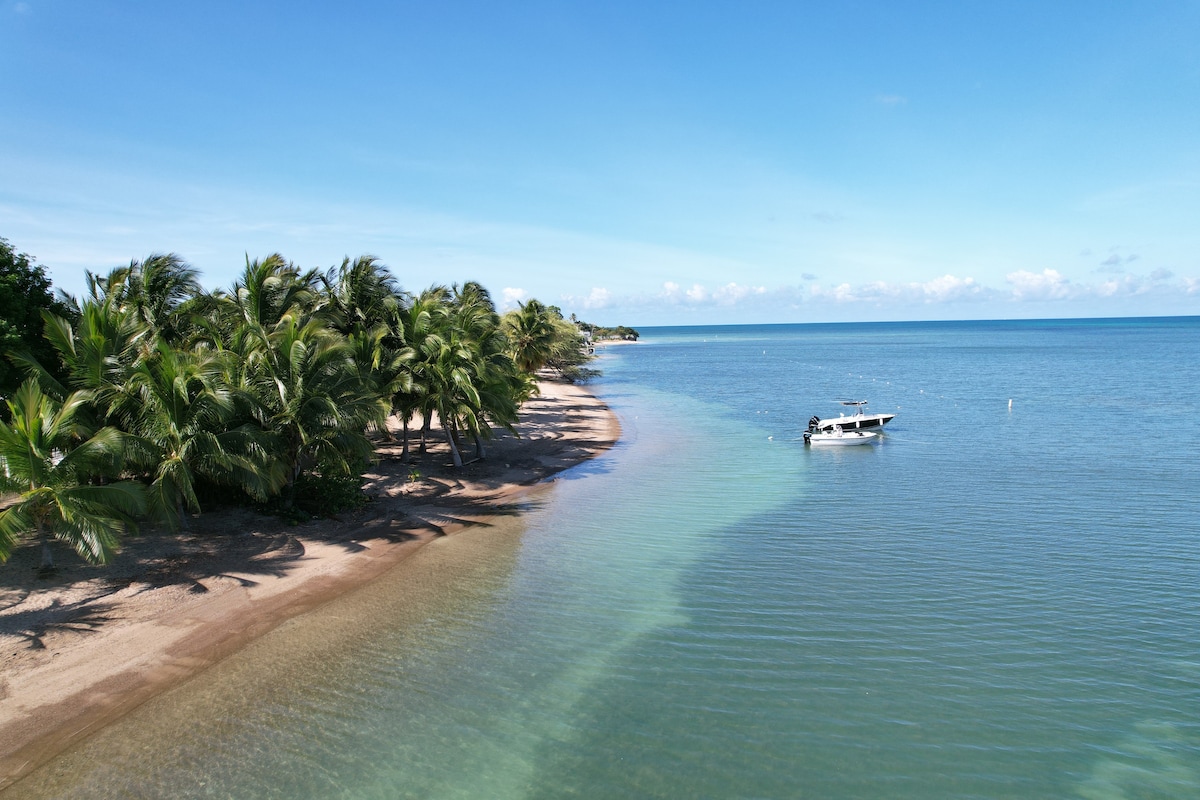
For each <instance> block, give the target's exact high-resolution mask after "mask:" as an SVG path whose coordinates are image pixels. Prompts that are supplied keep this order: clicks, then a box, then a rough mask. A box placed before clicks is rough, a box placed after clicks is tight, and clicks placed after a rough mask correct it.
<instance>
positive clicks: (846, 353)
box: [12, 318, 1200, 798]
mask: <svg viewBox="0 0 1200 800" xmlns="http://www.w3.org/2000/svg"><path fill="white" fill-rule="evenodd" d="M1197 353H1200V319H1197V318H1188V319H1176V320H1103V321H1064V322H996V323H920V324H916V323H901V324H878V325H808V326H755V327H737V328H695V329H680V328H675V329H657V330H647V331H644V341H643V342H642V343H641V344H639V345H637V346H631V347H619V348H617V347H613V348H609V350H608V351H607V352H606V354H605V360H604V363H603V364H602V365H601V366H602V367H603V369H604V371H605V378H604V379H603V380H602V381H601V382H600V383H598V384H597V385H596V387H595V389H596V390H597V391H598V393H599V394H600V395H601V396H602V397H603V398H604V399H605V400H606V401H608V402H609V403H610V404H611V405H612V407H613V408H614V409H615V410H616V412H617V413H618V415H619V416H620V418H621V422H622V426H623V430H624V435H623V437H622V441H621V442H620V444H619V445H618V446H617V447H616V448H615V449H614V450H613V451H611V452H609V453H607V454H605V455H604V456H602V457H601V458H599V459H596V460H595V461H593V462H591V463H589V464H586V465H583V466H582V467H580V468H578V469H575V470H572V471H570V472H568V473H566V474H565V475H563V476H562V477H561V478H560V479H559V480H557V481H556V482H554V483H553V484H552V485H551V486H549V487H547V488H546V489H545V490H543V491H541V492H540V493H538V494H537V495H535V496H534V497H532V498H531V499H530V501H529V502H528V503H527V504H526V508H525V509H524V513H523V514H522V515H521V516H520V517H517V518H513V517H505V518H499V519H497V520H496V523H495V525H494V526H492V527H487V528H480V529H476V530H474V531H471V532H469V533H466V534H463V535H460V536H456V537H452V538H450V539H447V540H441V541H438V542H437V543H435V544H433V545H431V546H429V547H427V548H425V549H424V550H422V551H421V552H420V553H419V554H418V555H417V556H415V557H414V558H412V559H410V560H409V561H408V562H406V563H404V564H402V565H400V567H398V568H397V569H396V570H394V571H393V572H392V573H389V575H388V576H386V577H385V578H384V579H383V580H380V581H378V582H376V583H374V584H372V585H371V586H369V587H367V588H365V589H364V590H361V591H359V592H356V593H353V594H352V595H350V596H347V597H345V598H343V599H341V600H339V601H337V602H335V603H332V604H330V605H329V606H327V607H325V608H323V609H321V610H319V611H318V612H315V613H313V614H309V615H306V616H305V617H302V618H299V619H297V620H294V621H292V622H291V623H289V624H287V625H285V626H283V627H282V628H281V629H279V630H277V631H275V632H274V633H273V634H271V635H270V636H267V637H265V638H264V639H262V640H260V641H259V642H257V643H255V645H254V646H252V647H251V648H249V649H248V650H246V651H245V652H243V653H240V654H238V655H237V656H236V657H234V658H231V659H229V660H227V661H226V662H224V663H223V664H221V665H219V666H218V667H217V668H215V669H213V670H211V671H209V672H207V673H205V674H204V675H202V676H200V678H198V679H197V680H194V681H192V682H190V683H189V684H188V685H186V686H184V687H181V688H180V689H179V690H177V691H175V692H172V693H169V694H168V695H166V696H164V697H162V698H160V699H158V700H156V701H154V702H152V703H149V704H147V705H146V706H144V707H143V708H142V709H140V710H139V711H138V712H135V713H134V714H132V715H130V716H129V717H128V718H127V719H126V720H124V721H122V722H121V723H119V724H117V725H115V726H113V727H111V728H109V729H106V730H105V731H103V732H102V733H101V734H100V735H99V736H96V737H94V738H93V739H92V740H90V741H89V742H88V743H86V744H85V745H84V746H83V747H81V748H79V749H77V750H76V751H74V752H72V753H69V754H67V755H65V756H64V757H62V758H60V759H58V760H57V761H55V762H53V763H52V764H50V765H48V767H47V768H45V769H43V770H42V771H40V772H39V773H37V774H35V775H33V776H31V778H30V779H29V780H27V781H25V782H23V783H22V784H18V785H17V786H15V787H13V790H12V791H13V792H15V793H19V795H20V796H22V797H79V798H87V797H167V796H171V797H185V796H186V797H209V796H211V797H238V798H253V797H314V798H317V797H347V798H350V797H355V798H357V797H363V798H374V797H378V798H391V797H414V798H480V797H486V798H517V797H521V798H551V797H554V798H557V797H572V796H578V797H588V798H607V797H613V798H617V797H746V798H751V797H763V798H766V797H770V798H784V797H820V798H861V797H872V798H874V797H889V798H904V797H912V798H932V797H956V798H957V797H980V798H985V797H986V798H997V797H1014V798H1015V797H1022V798H1028V797H1082V798H1126V797H1128V798H1132V797H1138V798H1146V797H1164V798H1165V797H1191V796H1200V581H1198V578H1200V522H1198V521H1197V519H1198V512H1200V501H1198V500H1197V499H1196V494H1195V492H1196V486H1197V485H1200V466H1198V459H1197V458H1196V455H1195V448H1196V443H1197V439H1198V437H1197V434H1198V433H1200V392H1198V391H1197V387H1198V386H1200V365H1198V364H1197ZM841 397H854V398H865V399H869V400H870V401H871V408H872V409H873V410H876V411H885V410H895V411H896V412H897V414H898V416H897V417H896V419H895V420H894V422H892V423H891V424H890V425H889V426H888V429H887V436H886V438H885V440H884V441H883V442H882V443H881V444H879V445H877V446H873V447H862V448H846V449H835V450H823V449H816V450H814V449H811V448H805V447H804V445H803V444H802V442H801V439H800V434H801V432H802V430H803V428H804V425H805V423H806V421H807V419H808V417H809V416H811V415H812V414H814V413H815V414H819V415H822V416H828V415H830V414H831V413H836V411H837V406H835V405H834V404H833V403H832V402H831V401H832V400H834V399H837V398H841ZM1010 399H1011V400H1012V407H1011V409H1010V408H1009V400H1010Z"/></svg>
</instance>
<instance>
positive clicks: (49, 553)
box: [37, 520, 54, 575]
mask: <svg viewBox="0 0 1200 800" xmlns="http://www.w3.org/2000/svg"><path fill="white" fill-rule="evenodd" d="M37 538H38V540H39V541H40V542H41V543H42V565H41V566H40V567H38V572H39V573H41V574H43V575H46V574H49V573H52V572H54V551H53V550H51V549H50V537H49V536H48V535H47V534H46V528H45V526H44V525H43V524H42V522H41V520H38V522H37Z"/></svg>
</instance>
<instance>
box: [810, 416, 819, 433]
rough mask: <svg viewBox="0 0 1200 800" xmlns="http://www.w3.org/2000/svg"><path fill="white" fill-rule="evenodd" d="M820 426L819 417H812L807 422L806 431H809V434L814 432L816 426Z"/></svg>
mask: <svg viewBox="0 0 1200 800" xmlns="http://www.w3.org/2000/svg"><path fill="white" fill-rule="evenodd" d="M820 424H821V418H820V417H817V416H814V417H812V418H811V419H810V420H809V421H808V430H809V432H810V433H811V432H812V431H815V430H816V429H817V426H818V425H820Z"/></svg>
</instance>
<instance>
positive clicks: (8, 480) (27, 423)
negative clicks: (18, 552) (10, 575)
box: [0, 380, 146, 572]
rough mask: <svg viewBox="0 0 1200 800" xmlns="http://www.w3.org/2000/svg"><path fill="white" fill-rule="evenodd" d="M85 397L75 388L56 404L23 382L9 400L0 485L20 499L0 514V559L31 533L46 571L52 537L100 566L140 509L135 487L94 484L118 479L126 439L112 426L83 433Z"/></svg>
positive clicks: (0, 440)
mask: <svg viewBox="0 0 1200 800" xmlns="http://www.w3.org/2000/svg"><path fill="white" fill-rule="evenodd" d="M89 400H90V396H89V393H88V392H83V391H79V392H73V393H72V394H70V395H69V396H68V397H67V398H66V400H65V401H64V402H62V403H61V404H60V403H58V402H56V401H55V400H54V399H52V398H50V397H48V396H46V395H45V394H43V393H42V390H41V388H39V387H38V385H37V383H36V381H34V380H27V381H26V382H25V383H24V384H22V385H21V388H20V389H18V390H17V392H16V394H15V395H14V397H13V399H12V400H10V401H8V408H9V411H10V412H11V415H12V422H11V423H9V424H5V423H2V422H0V485H2V486H3V488H4V489H6V490H8V491H13V492H17V493H18V498H17V500H16V502H15V503H13V504H12V505H11V506H9V507H8V508H6V509H5V510H4V511H0V561H3V560H7V559H8V557H9V555H10V554H11V553H12V548H13V545H14V544H15V543H16V542H17V541H19V540H20V539H22V538H24V537H27V536H33V537H34V538H36V539H38V540H39V541H41V544H42V565H41V567H42V570H43V571H44V572H49V571H52V570H53V569H54V554H53V552H52V551H51V549H50V540H51V539H59V540H60V541H64V542H66V543H67V544H69V545H71V547H73V548H74V549H75V551H76V552H77V553H79V555H81V556H82V557H83V558H85V559H87V560H88V561H90V562H92V563H104V562H106V561H107V560H108V558H109V556H110V555H111V554H112V553H113V552H114V550H115V549H116V547H117V538H118V536H119V535H120V534H121V533H123V532H124V531H125V529H126V526H127V525H128V524H129V522H130V520H131V519H132V517H133V516H134V515H136V514H140V513H142V512H143V511H144V510H145V507H146V499H145V491H144V489H143V487H142V486H141V484H139V483H136V482H134V481H116V482H114V483H107V484H97V483H93V482H92V481H93V480H94V479H95V478H97V477H102V476H108V477H113V476H116V475H118V474H119V471H120V467H121V461H122V457H123V451H124V442H123V438H124V437H123V436H122V434H121V433H120V432H119V431H117V430H116V429H115V428H111V427H105V428H102V429H100V430H98V431H95V432H92V431H91V430H90V429H89V428H88V426H87V425H86V424H85V421H84V420H82V419H81V411H82V409H83V407H84V406H85V405H86V404H87V402H88V401H89Z"/></svg>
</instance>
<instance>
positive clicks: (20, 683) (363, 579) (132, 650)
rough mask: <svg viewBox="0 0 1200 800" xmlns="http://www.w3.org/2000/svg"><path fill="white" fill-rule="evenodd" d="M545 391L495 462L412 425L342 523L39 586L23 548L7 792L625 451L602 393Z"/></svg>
mask: <svg viewBox="0 0 1200 800" xmlns="http://www.w3.org/2000/svg"><path fill="white" fill-rule="evenodd" d="M621 343H622V344H624V343H626V342H621ZM539 387H540V389H541V392H542V393H541V395H540V396H538V397H535V398H534V399H532V400H531V401H529V402H528V403H527V404H526V405H525V406H524V407H523V409H522V414H521V422H520V423H519V424H518V425H517V431H518V434H519V438H518V437H516V436H513V435H512V434H510V433H507V432H502V433H500V434H499V435H497V437H496V438H495V439H494V440H492V441H491V442H489V443H488V450H487V458H486V459H485V460H482V461H474V462H470V463H468V464H467V465H466V466H465V467H464V468H463V469H462V470H454V469H453V468H452V467H450V466H449V464H447V463H445V462H448V460H449V455H448V449H447V446H446V444H445V442H444V440H442V438H441V431H440V430H436V429H435V430H434V432H433V438H432V439H431V440H430V449H429V452H428V453H427V454H426V455H423V456H418V455H417V453H416V447H417V445H418V443H419V436H418V433H417V432H415V431H410V432H409V440H410V448H411V450H410V454H411V458H412V462H413V463H410V464H405V463H401V462H400V459H399V455H400V452H401V442H399V441H395V442H386V441H385V442H381V443H380V447H379V455H380V463H379V464H378V465H376V466H375V467H374V468H373V471H372V472H371V473H370V474H369V475H368V476H367V478H368V481H367V486H366V489H367V492H368V494H369V495H371V496H372V498H373V499H372V501H371V502H369V503H368V504H367V505H366V506H364V507H363V508H362V509H360V510H358V511H355V512H352V513H350V514H345V515H343V516H342V517H341V518H340V519H337V520H314V521H312V522H310V523H307V524H305V525H301V526H297V527H289V526H287V525H286V524H285V523H283V522H281V521H280V520H278V519H275V518H273V517H264V516H261V515H258V514H255V513H252V512H249V511H245V510H242V509H229V510H223V511H216V512H210V513H208V514H205V515H202V516H200V517H198V518H196V519H195V520H193V522H192V530H191V531H190V532H189V533H187V534H180V535H152V536H145V537H140V538H132V539H129V540H128V541H127V542H126V546H125V548H124V550H123V552H122V553H121V555H120V556H118V557H117V559H115V561H114V562H113V563H111V564H109V565H108V566H105V567H92V566H87V565H85V564H83V563H82V562H80V561H78V560H70V559H68V558H66V557H64V558H63V561H62V564H63V571H62V574H61V575H60V576H59V577H58V578H57V579H53V580H50V581H39V580H37V579H36V578H35V577H34V573H35V569H34V566H35V565H36V559H37V553H36V552H35V551H36V550H37V548H36V547H35V546H26V547H24V548H23V549H22V550H20V551H18V552H17V553H15V554H14V555H13V558H12V559H11V561H10V562H9V563H8V564H7V565H6V566H5V567H4V568H3V569H2V570H0V606H2V608H0V667H2V669H3V677H2V678H0V792H3V791H4V789H6V788H8V787H9V786H10V785H11V784H12V783H14V782H15V781H17V780H19V779H20V778H21V777H22V776H24V775H27V774H28V773H29V772H31V771H33V770H34V769H36V768H37V767H39V766H41V765H43V764H45V763H46V762H48V761H50V760H51V759H53V758H54V757H55V756H56V755H57V754H59V753H61V752H63V751H64V750H66V749H68V748H69V747H71V746H73V745H75V744H76V743H78V742H80V741H82V740H83V739H85V738H87V737H88V736H90V735H91V734H93V733H96V732H97V731H100V730H101V729H102V728H104V727H105V726H106V725H108V724H110V723H112V722H113V721H115V720H117V719H119V718H120V717H122V716H123V715H125V714H126V713H128V712H129V711H131V710H133V709H134V708H136V707H138V706H139V705H141V704H142V703H144V702H146V701H147V700H149V699H151V698H152V697H154V696H156V695H158V694H160V693H162V692H164V691H166V690H167V689H170V688H172V687H174V686H177V685H179V684H181V683H183V682H184V681H186V680H188V679H189V678H191V677H193V676H195V675H196V674H198V673H199V672H201V671H202V670H204V669H206V668H208V667H210V666H212V665H213V664H216V663H217V662H219V661H220V660H222V659H223V658H225V657H227V656H229V655H231V654H232V653H234V652H236V651H238V650H239V649H241V648H243V647H245V646H246V645H247V644H249V643H250V642H252V641H254V640H255V639H257V638H259V637H260V636H262V635H264V634H265V633H267V632H269V631H270V630H272V629H273V628H275V627H277V626H278V625H279V624H281V623H282V622H284V621H285V620H287V619H290V618H292V617H295V616H298V615H300V614H303V613H305V612H307V611H310V610H312V609H314V608H316V607H318V606H320V605H322V604H324V603H326V602H328V601H329V600H331V599H333V598H335V597H337V596H339V595H341V594H344V593H345V592H347V591H349V590H351V589H353V588H356V587H358V586H362V585H363V584H365V583H368V582H370V581H372V580H374V579H376V578H378V577H379V576H381V575H383V574H384V573H385V572H387V571H388V570H389V569H390V568H392V567H393V566H394V565H396V564H397V563H399V562H400V561H402V560H404V559H406V558H408V557H409V556H411V555H412V554H413V553H415V552H416V551H417V550H418V549H419V548H420V547H421V546H422V545H424V544H426V543H427V542H429V541H431V540H432V539H434V538H437V537H439V536H444V535H448V534H452V533H454V532H456V531H459V530H462V529H464V528H466V527H469V526H471V525H472V524H475V523H477V522H480V521H483V520H485V519H486V518H487V517H488V516H489V515H490V514H492V513H494V512H495V511H496V510H497V509H498V508H499V507H501V506H503V505H505V504H508V503H511V502H513V501H514V500H515V499H517V498H519V497H520V496H521V495H522V494H524V493H525V492H527V491H529V490H530V489H531V488H532V487H533V486H535V485H537V484H539V483H542V482H543V481H545V480H546V479H547V478H549V477H551V476H553V475H554V474H556V473H558V472H561V471H562V470H564V469H567V468H569V467H571V466H574V465H576V464H579V463H581V462H583V461H586V460H587V459H589V458H592V457H594V456H596V455H598V454H599V453H601V452H603V451H604V450H607V449H608V448H610V447H611V446H612V445H613V444H615V443H616V441H617V439H618V437H619V435H620V426H619V424H618V422H617V419H616V416H615V415H614V414H613V412H612V411H611V410H610V409H609V408H608V407H607V406H606V405H605V404H604V403H603V402H602V401H600V400H599V399H598V398H596V397H595V396H594V395H593V394H591V393H590V392H588V391H587V390H586V389H583V388H580V387H577V386H572V385H569V384H564V383H551V382H542V383H540V384H539ZM394 433H396V434H398V433H399V431H398V430H397V431H394ZM472 452H473V450H472V448H470V447H468V452H467V454H464V456H465V457H466V458H468V459H470V458H471V455H469V454H470V453H472Z"/></svg>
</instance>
